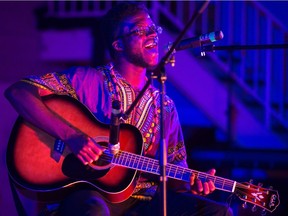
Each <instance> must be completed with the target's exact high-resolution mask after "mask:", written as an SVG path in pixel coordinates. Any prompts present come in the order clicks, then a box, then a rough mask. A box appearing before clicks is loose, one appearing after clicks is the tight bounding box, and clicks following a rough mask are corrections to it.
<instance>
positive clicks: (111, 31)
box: [103, 1, 148, 58]
mask: <svg viewBox="0 0 288 216" xmlns="http://www.w3.org/2000/svg"><path fill="white" fill-rule="evenodd" d="M140 11H144V12H146V13H148V9H147V8H146V6H145V5H144V4H143V3H142V2H132V1H129V2H121V3H118V4H116V5H115V6H114V7H112V8H111V9H110V10H109V11H108V12H107V13H106V15H105V16H104V19H103V31H104V38H105V41H106V46H107V48H108V49H109V52H110V55H111V57H112V58H114V56H115V50H114V49H113V46H112V43H113V42H114V41H115V40H116V38H117V37H118V36H119V35H118V34H119V27H120V24H121V22H123V21H124V20H125V19H127V18H129V17H132V16H134V15H135V14H137V13H139V12H140Z"/></svg>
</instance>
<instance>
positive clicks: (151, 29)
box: [118, 24, 163, 38]
mask: <svg viewBox="0 0 288 216" xmlns="http://www.w3.org/2000/svg"><path fill="white" fill-rule="evenodd" d="M162 32H163V29H162V27H161V26H156V25H154V24H153V25H150V26H145V27H144V26H143V27H142V26H139V27H137V28H136V29H133V30H132V31H130V32H129V33H127V34H124V35H122V36H119V37H118V38H122V37H127V36H130V35H133V34H136V35H138V36H143V35H145V36H148V35H150V34H154V33H156V34H157V35H158V34H162Z"/></svg>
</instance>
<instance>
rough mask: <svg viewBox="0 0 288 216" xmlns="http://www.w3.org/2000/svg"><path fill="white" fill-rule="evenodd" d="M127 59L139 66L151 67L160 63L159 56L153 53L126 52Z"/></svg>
mask: <svg viewBox="0 0 288 216" xmlns="http://www.w3.org/2000/svg"><path fill="white" fill-rule="evenodd" d="M126 57H127V60H128V61H129V62H130V63H132V64H134V65H136V66H139V67H143V68H147V69H151V68H153V67H155V66H156V65H157V63H158V55H157V58H156V59H155V57H152V56H151V55H147V56H145V55H144V54H143V53H139V52H138V53H133V52H128V53H127V54H126Z"/></svg>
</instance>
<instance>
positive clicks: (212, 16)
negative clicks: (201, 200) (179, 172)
mask: <svg viewBox="0 0 288 216" xmlns="http://www.w3.org/2000/svg"><path fill="white" fill-rule="evenodd" d="M116 3H117V2H109V1H100V2H97V1H95V2H94V1H83V2H78V1H69V2H64V1H55V2H54V1H50V2H47V13H46V14H45V16H46V18H48V19H49V18H54V19H55V18H56V19H68V20H69V18H73V19H75V18H79V19H81V18H82V19H83V18H93V17H99V16H102V15H103V14H105V12H106V11H107V9H109V8H110V7H111V6H112V5H113V4H116ZM146 4H147V7H148V8H149V10H150V12H151V15H152V17H153V19H154V20H155V22H156V23H159V24H160V25H161V24H162V25H163V26H164V27H165V29H164V30H165V31H166V33H164V35H163V36H162V38H161V41H162V42H163V44H161V46H163V47H164V45H165V44H164V43H166V44H167V42H168V41H174V40H175V38H176V37H177V35H178V33H179V32H180V31H181V30H182V29H183V28H184V26H185V24H186V23H187V22H188V20H189V19H190V17H191V15H192V14H193V13H195V11H196V9H197V8H199V6H201V4H202V3H201V2H197V1H196V2H193V1H177V2H176V1H173V2H170V1H159V2H158V1H148V2H147V3H146ZM216 30H221V31H222V32H223V33H224V39H223V40H221V41H218V42H217V43H215V49H216V51H215V52H206V57H204V58H200V57H199V56H197V54H195V50H192V51H191V50H190V51H189V50H187V51H181V52H178V53H176V55H175V56H176V67H175V68H173V69H172V68H171V69H169V70H170V71H171V72H169V70H168V76H169V77H168V80H169V82H171V85H172V86H175V87H177V89H178V90H179V91H180V92H181V94H182V95H183V97H185V98H187V99H189V101H191V102H192V103H193V104H194V105H195V106H196V107H198V108H199V109H200V110H202V112H204V115H205V116H207V118H208V119H209V120H210V121H211V122H212V124H213V125H215V126H216V127H217V128H219V129H220V130H221V131H222V132H224V133H227V134H228V137H229V139H230V141H231V143H233V145H235V146H234V147H243V148H264V149H269V148H272V147H273V149H287V147H288V146H287V143H288V142H287V140H288V139H287V135H285V134H286V133H287V130H288V88H287V83H288V76H287V75H288V65H287V62H288V50H287V49H268V50H267V49H266V50H265V49H255V48H254V49H249V50H244V49H241V46H240V45H261V44H262V45H263V44H265V45H271V44H284V43H287V40H288V30H287V29H286V27H285V26H283V25H282V24H281V22H279V21H278V20H277V19H276V18H274V17H273V16H272V15H271V14H270V13H269V11H267V10H265V8H263V7H262V6H261V4H259V3H257V2H254V1H236V2H234V1H212V2H210V3H209V5H208V7H207V8H206V10H205V11H204V12H203V14H202V15H201V16H199V18H198V19H197V20H196V22H195V23H193V25H192V26H191V27H190V28H189V31H188V32H187V34H186V35H185V38H187V37H192V36H195V35H200V34H202V33H208V32H212V31H216ZM231 45H239V46H240V47H238V49H235V46H234V49H232V48H233V47H231ZM242 47H243V46H242ZM217 48H222V49H223V50H220V49H219V50H217ZM257 48H259V47H257ZM228 49H229V50H228ZM196 51H197V50H196ZM197 52H199V51H197ZM199 53H200V52H199ZM199 53H198V54H199ZM168 67H169V66H168ZM183 68H184V69H183ZM187 69H191V72H190V71H189V72H187V71H186V70H187ZM183 118H185V116H184V117H183ZM191 121H193V120H191ZM271 143H273V144H272V145H273V146H271Z"/></svg>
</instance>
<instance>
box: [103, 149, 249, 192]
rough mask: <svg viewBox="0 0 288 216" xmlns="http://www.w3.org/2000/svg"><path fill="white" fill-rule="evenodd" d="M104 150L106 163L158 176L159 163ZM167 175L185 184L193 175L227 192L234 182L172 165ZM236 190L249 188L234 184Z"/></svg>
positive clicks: (128, 154)
mask: <svg viewBox="0 0 288 216" xmlns="http://www.w3.org/2000/svg"><path fill="white" fill-rule="evenodd" d="M105 148H106V150H104V154H103V155H101V157H100V158H101V160H105V161H106V162H110V163H111V162H112V163H115V164H116V165H120V166H124V167H128V168H134V169H136V170H140V171H146V172H149V173H153V174H158V175H159V174H160V167H159V161H158V160H155V159H152V158H148V157H144V156H142V155H138V154H134V153H130V152H125V151H121V150H120V151H119V152H118V153H117V154H116V155H113V154H112V153H110V151H109V149H108V148H107V147H105ZM167 175H168V176H169V177H171V178H175V179H180V180H185V181H187V182H189V181H190V177H191V175H195V177H196V178H200V179H203V180H205V181H207V180H211V181H213V182H214V184H215V186H217V187H218V188H221V189H224V188H226V189H227V190H228V188H231V189H229V191H231V190H232V188H233V186H234V183H235V181H232V180H229V179H225V178H222V177H217V176H212V175H210V174H207V173H202V172H199V171H194V170H191V169H188V168H184V167H179V166H177V165H174V164H167ZM236 185H237V187H238V188H245V189H247V188H249V186H247V185H244V184H240V183H236Z"/></svg>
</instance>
